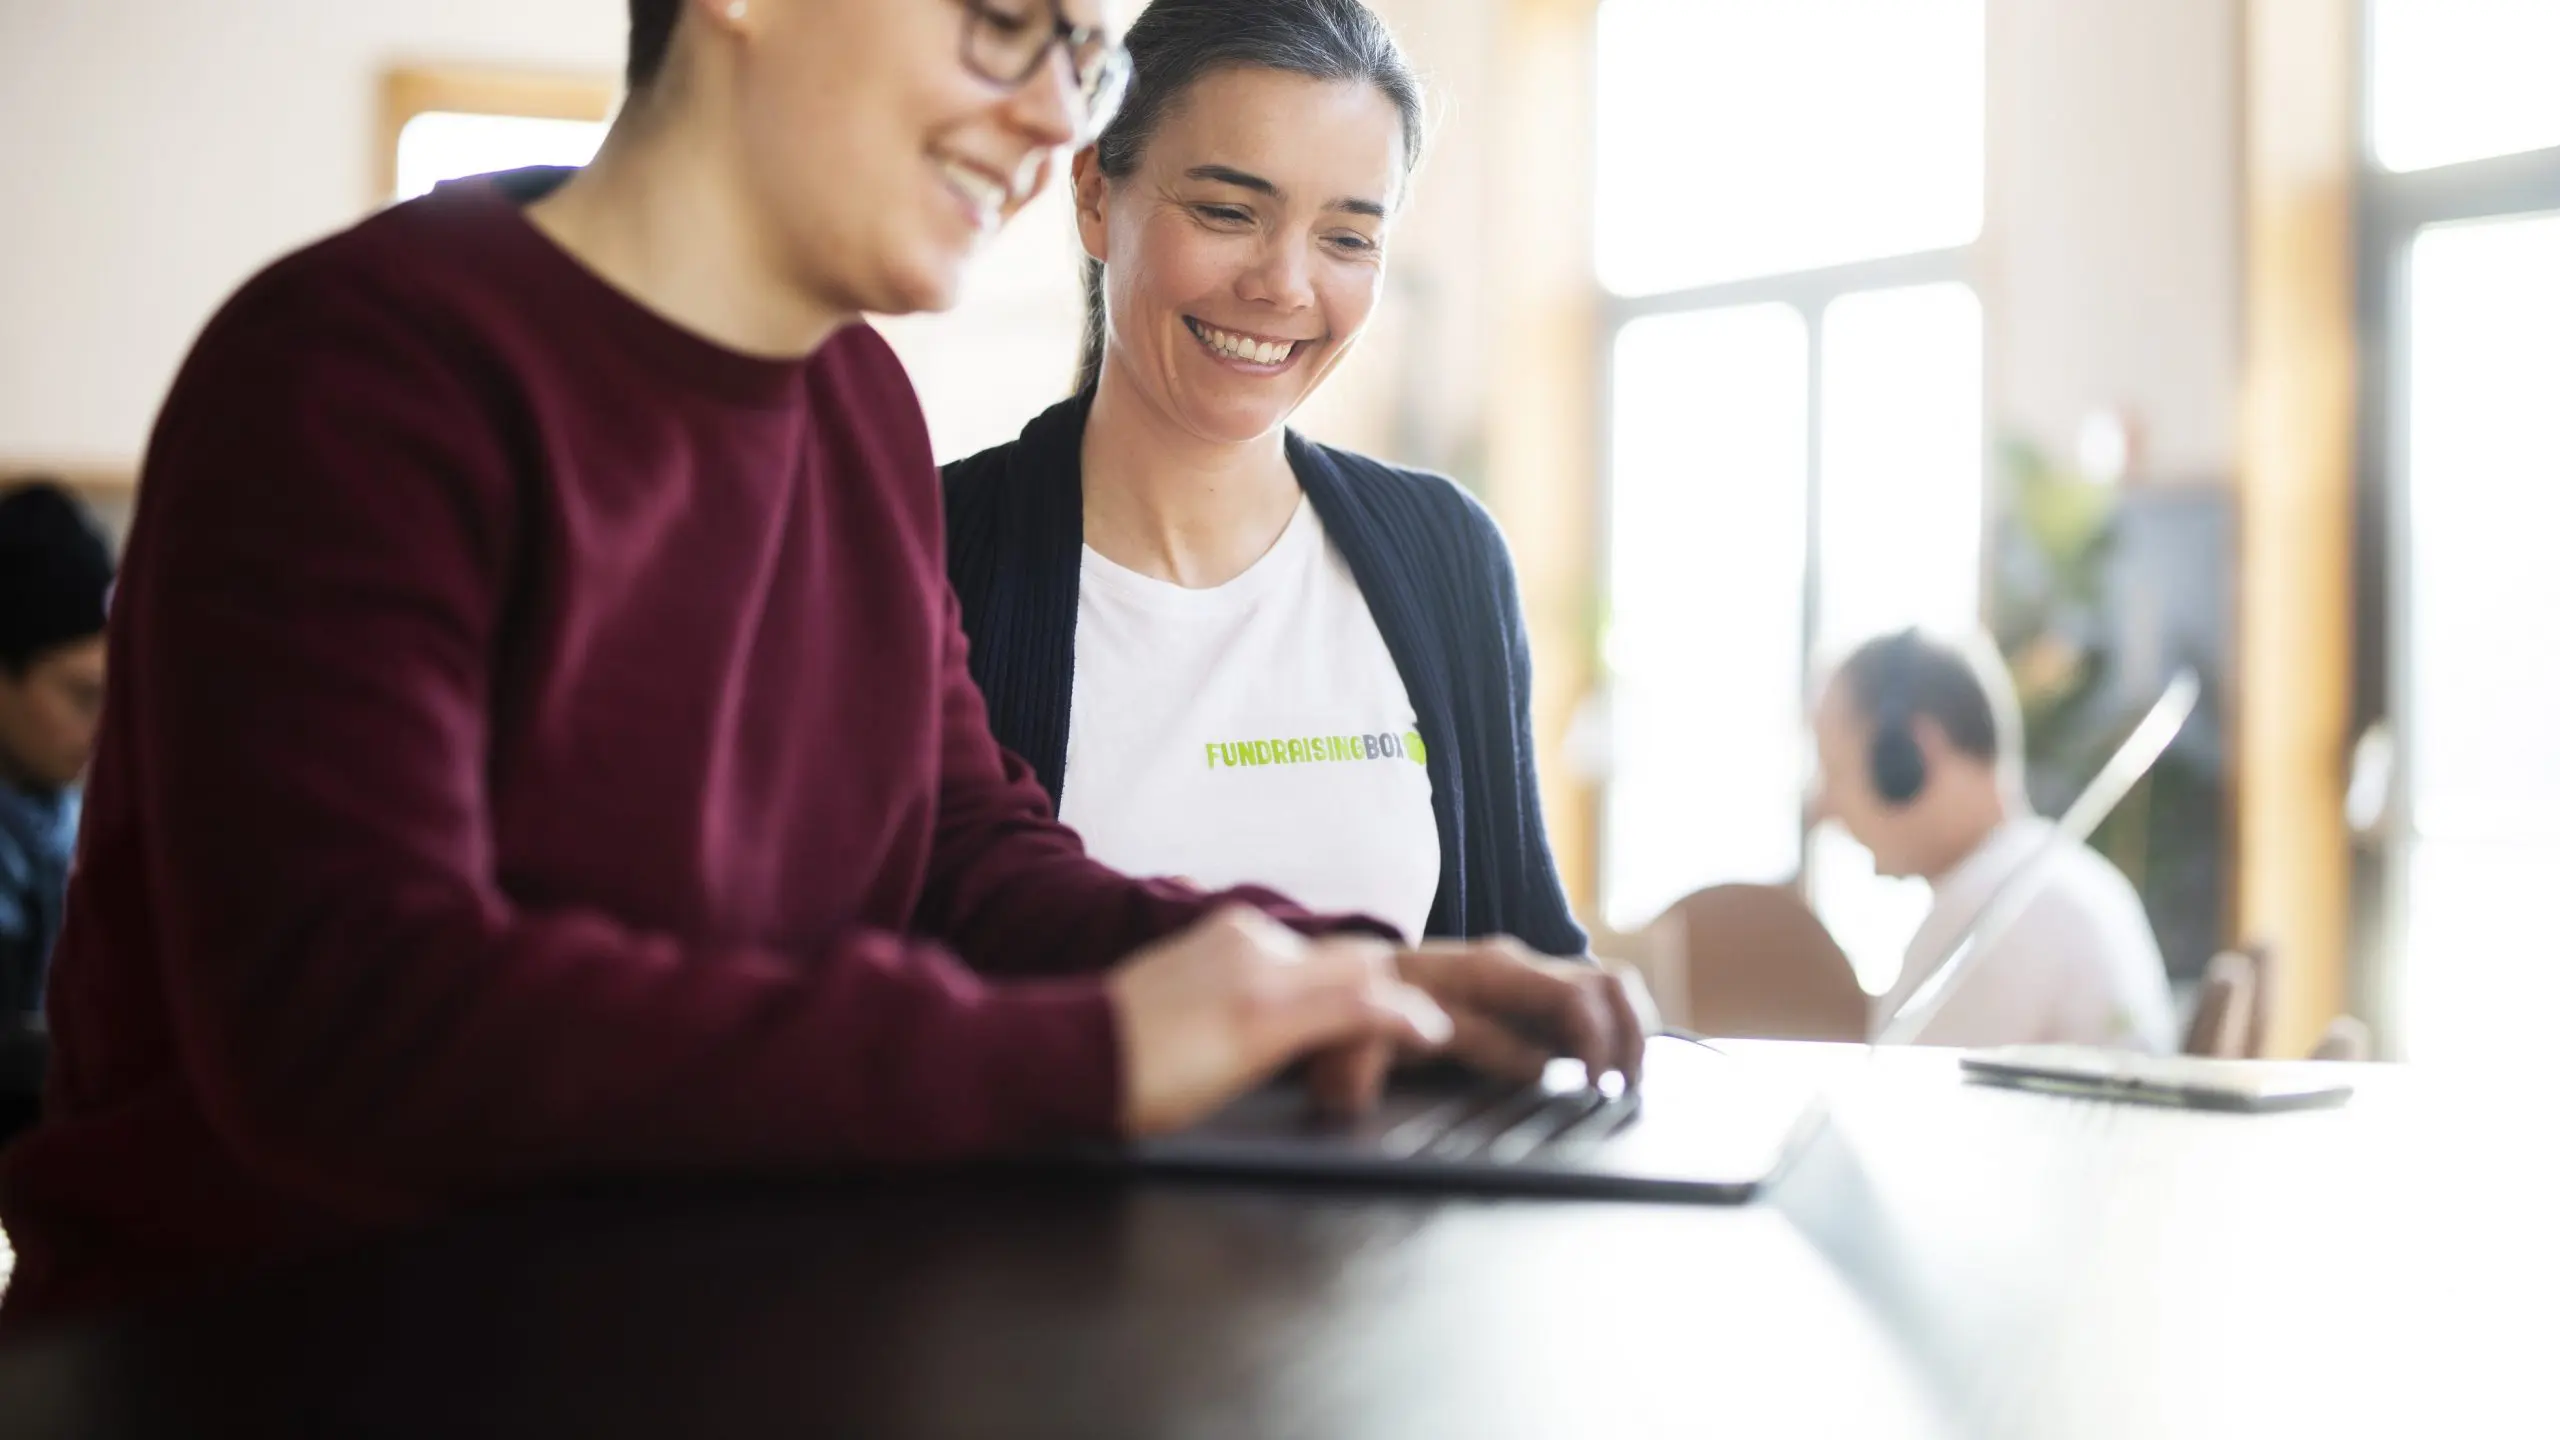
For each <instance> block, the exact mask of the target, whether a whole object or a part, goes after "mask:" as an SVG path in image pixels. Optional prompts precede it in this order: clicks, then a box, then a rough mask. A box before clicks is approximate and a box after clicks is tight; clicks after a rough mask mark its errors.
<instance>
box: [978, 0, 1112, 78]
mask: <svg viewBox="0 0 2560 1440" xmlns="http://www.w3.org/2000/svg"><path fill="white" fill-rule="evenodd" d="M960 8H961V9H962V10H963V11H965V12H967V14H968V17H969V18H968V23H967V24H966V25H964V26H963V27H962V29H961V31H960V63H961V64H963V65H965V66H967V67H968V69H969V73H970V74H972V75H975V76H977V77H978V78H979V79H981V80H984V81H986V82H987V83H988V84H990V85H1002V86H1005V87H1006V88H1008V89H1011V88H1013V87H1016V86H1020V85H1023V84H1026V83H1028V82H1029V81H1030V79H1031V77H1032V76H1034V75H1037V74H1039V73H1040V67H1041V66H1043V65H1045V64H1047V63H1049V53H1050V52H1051V51H1053V50H1055V49H1057V48H1058V47H1059V46H1061V45H1064V46H1065V47H1066V50H1067V64H1068V66H1069V68H1071V69H1073V70H1074V71H1075V75H1076V87H1077V88H1078V89H1079V90H1081V91H1082V92H1083V93H1084V94H1085V95H1086V96H1088V97H1091V96H1093V95H1094V94H1095V93H1096V92H1097V88H1098V87H1099V85H1100V83H1101V81H1102V79H1103V77H1104V76H1106V75H1108V74H1110V73H1111V72H1112V71H1114V70H1115V69H1120V68H1124V67H1125V66H1126V65H1127V64H1128V55H1129V52H1128V49H1127V48H1126V47H1125V46H1123V45H1121V44H1120V43H1119V42H1118V41H1115V40H1113V39H1112V38H1111V36H1110V32H1109V31H1108V30H1106V29H1104V28H1103V27H1102V26H1100V25H1078V24H1075V23H1073V22H1071V21H1069V20H1068V19H1067V7H1066V0H1046V8H1047V9H1048V11H1049V33H1048V35H1047V36H1046V37H1045V38H1043V39H1042V40H1041V42H1040V48H1038V49H1037V50H1034V51H1032V52H1031V56H1030V58H1029V59H1028V60H1026V61H1025V62H1024V63H1023V66H1022V71H1021V73H1020V74H1016V75H1003V74H997V73H995V72H993V71H990V70H989V69H988V68H987V66H986V65H984V64H982V63H981V62H980V60H979V57H978V37H979V31H980V29H981V27H983V26H985V25H987V24H988V23H990V22H991V21H993V20H995V19H999V18H1011V17H1009V16H1006V14H1005V12H1003V11H1002V10H999V9H998V8H997V6H996V4H995V0H960ZM1023 18H1024V19H1025V20H1026V21H1028V20H1029V18H1030V17H1028V16H1026V17H1023ZM1087 47H1093V55H1094V60H1093V68H1092V69H1091V70H1090V71H1088V70H1086V69H1085V68H1084V67H1083V66H1080V65H1078V64H1077V63H1076V56H1077V55H1078V54H1079V53H1080V52H1081V51H1083V50H1084V49H1086V48H1087Z"/></svg>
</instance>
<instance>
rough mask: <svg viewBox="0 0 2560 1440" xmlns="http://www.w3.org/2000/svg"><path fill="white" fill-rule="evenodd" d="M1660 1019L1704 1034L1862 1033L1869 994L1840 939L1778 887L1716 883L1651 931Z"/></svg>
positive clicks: (1649, 969)
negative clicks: (1660, 1011) (1863, 987)
mask: <svg viewBox="0 0 2560 1440" xmlns="http://www.w3.org/2000/svg"><path fill="white" fill-rule="evenodd" d="M1643 949H1644V951H1645V959H1644V969H1645V971H1646V978H1647V980H1648V981H1649V982H1650V983H1651V985H1652V987H1653V990H1654V1001H1655V1003H1656V1004H1657V1005H1659V1006H1660V1007H1661V1009H1662V1013H1663V1018H1664V1019H1666V1020H1669V1021H1670V1022H1671V1023H1673V1024H1676V1025H1681V1026H1684V1027H1686V1028H1687V1029H1690V1030H1694V1031H1696V1032H1698V1033H1699V1034H1702V1035H1721V1036H1731V1037H1733V1038H1735V1039H1754V1040H1853V1041H1854V1040H1864V1039H1866V1038H1867V1023H1868V1018H1867V1009H1868V1001H1867V993H1866V991H1864V990H1862V989H1860V988H1859V986H1858V975H1857V972H1856V970H1854V969H1853V968H1851V966H1850V964H1849V957H1848V955H1847V954H1846V953H1844V952H1843V951H1842V950H1841V949H1840V942H1838V941H1837V940H1834V939H1832V938H1831V932H1830V931H1829V930H1827V929H1825V928H1823V924H1822V921H1821V920H1820V919H1818V918H1816V917H1815V915H1814V913H1813V910H1812V909H1811V907H1809V906H1807V905H1806V904H1805V903H1804V900H1803V898H1802V897H1801V896H1799V895H1797V894H1796V892H1795V891H1793V890H1791V889H1788V888H1786V887H1784V886H1779V885H1715V886H1710V887H1708V888H1707V889H1704V890H1700V891H1698V892H1697V893H1696V894H1693V895H1691V896H1689V897H1688V898H1686V899H1684V900H1681V901H1678V902H1677V903H1675V904H1673V905H1672V906H1671V908H1670V909H1668V910H1665V911H1663V912H1662V915H1661V916H1660V918H1658V919H1656V920H1655V921H1654V922H1653V923H1652V924H1651V925H1649V926H1647V927H1646V928H1645V932H1644V937H1643Z"/></svg>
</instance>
